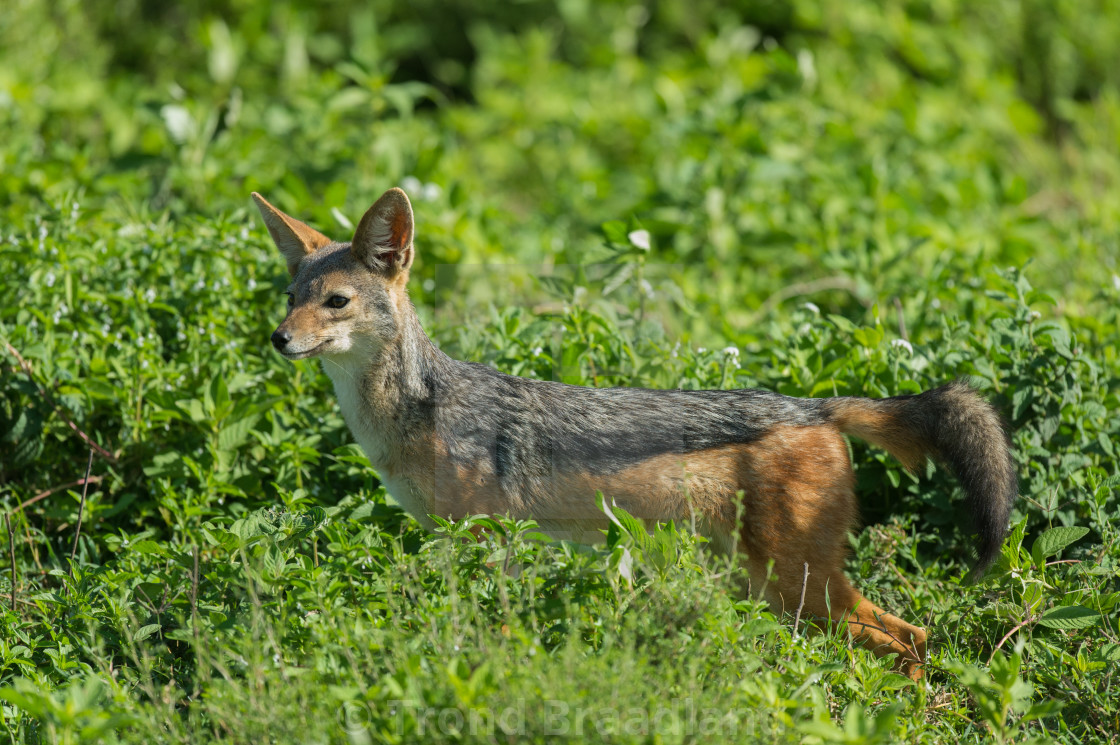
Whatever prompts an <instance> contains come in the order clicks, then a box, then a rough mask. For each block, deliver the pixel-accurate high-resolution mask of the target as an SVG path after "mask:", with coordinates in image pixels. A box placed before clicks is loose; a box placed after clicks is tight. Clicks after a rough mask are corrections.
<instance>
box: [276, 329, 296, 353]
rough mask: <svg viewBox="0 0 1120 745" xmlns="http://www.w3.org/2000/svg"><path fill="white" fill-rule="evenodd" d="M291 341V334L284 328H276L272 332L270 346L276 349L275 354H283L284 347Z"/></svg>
mask: <svg viewBox="0 0 1120 745" xmlns="http://www.w3.org/2000/svg"><path fill="white" fill-rule="evenodd" d="M291 340H292V332H291V331H288V330H287V329H285V328H278V329H276V330H275V331H273V332H272V346H274V347H276V351H277V352H283V351H284V347H286V346H288V342H290V341H291Z"/></svg>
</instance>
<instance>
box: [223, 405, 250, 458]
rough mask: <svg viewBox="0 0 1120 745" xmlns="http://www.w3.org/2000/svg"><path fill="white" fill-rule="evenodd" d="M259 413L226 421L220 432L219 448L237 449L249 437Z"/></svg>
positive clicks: (226, 449) (225, 449)
mask: <svg viewBox="0 0 1120 745" xmlns="http://www.w3.org/2000/svg"><path fill="white" fill-rule="evenodd" d="M259 418H260V417H259V416H257V415H255V414H254V415H252V416H247V417H245V418H244V419H237V420H236V421H232V422H231V421H226V422H225V423H224V424H223V426H222V431H221V432H219V433H218V448H219V449H220V450H224V451H231V450H236V449H237V448H238V447H240V446H241V444H242V443H243V442H245V440H246V439H247V438H248V437H249V433H250V432H252V431H253V427H254V426H256V423H257V420H258V419H259Z"/></svg>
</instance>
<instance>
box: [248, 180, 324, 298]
mask: <svg viewBox="0 0 1120 745" xmlns="http://www.w3.org/2000/svg"><path fill="white" fill-rule="evenodd" d="M253 201H254V202H256V203H257V208H258V209H259V210H260V211H261V217H263V218H264V224H265V227H267V228H268V234H269V235H271V236H272V240H273V242H274V243H276V247H277V248H279V249H280V253H281V254H283V255H284V259H285V261H287V262H288V274H291V275H292V276H293V277H294V276H295V275H296V269H298V268H299V262H300V261H301V260H302V259H303V257H304V256H307V254H309V253H312V252H313V251H318V250H319V249H320V248H322V247H323V246H325V245H327V244H328V243H330V242H331V239H330V238H328V237H327V236H325V235H323V234H322V233H320V232H319V231H318V230H316V229H315V228H313V227H311V226H310V225H305V224H304V223H302V222H300V221H299V220H297V219H295V218H294V217H291V216H289V215H285V214H284V213H283V212H281V211H280V210H278V209H276V208H275V207H273V206H272V205H271V204H269V203H268V200H266V199H265V198H264V197H262V196H261V195H260V194H258V193H256V192H253Z"/></svg>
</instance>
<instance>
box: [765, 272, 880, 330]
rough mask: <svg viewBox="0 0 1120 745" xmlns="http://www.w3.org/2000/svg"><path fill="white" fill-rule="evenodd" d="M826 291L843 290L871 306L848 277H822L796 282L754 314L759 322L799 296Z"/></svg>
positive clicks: (778, 292) (861, 302) (780, 291)
mask: <svg viewBox="0 0 1120 745" xmlns="http://www.w3.org/2000/svg"><path fill="white" fill-rule="evenodd" d="M824 290H843V291H845V292H847V293H849V294H850V295H852V296H853V297H854V298H855V299H856V300H857V301H858V302H859V304H860V305H862V306H864V307H865V308H866V307H867V306H869V305H870V303H869V302H867V301H866V300H864V299H863V298H861V297H860V296H859V286H858V285H857V284H856V283H855V282H853V281H852V280H851V279H848V278H847V277H822V278H821V279H815V280H813V281H811V282H795V283H794V284H792V285H788V286H786V287H783V288H782V289H780V290H778V291H777V292H775V293H774V294H773V295H771V296H770V297H768V298H766V299H765V300H763V301H762V304H761V305H759V306H758V310H756V311H755V312H754V319H756V320H757V319H760V318H763V317H765V315H766V314H767V313H769V312H770V311H771V310H773V309H774V308H775V307H776V306H778V305H780V304H781V303H784V302H785V301H786V300H789V299H790V298H793V297H797V296H798V295H812V294H813V293H816V292H823V291H824Z"/></svg>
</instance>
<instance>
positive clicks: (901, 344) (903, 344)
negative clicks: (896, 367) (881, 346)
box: [891, 339, 914, 354]
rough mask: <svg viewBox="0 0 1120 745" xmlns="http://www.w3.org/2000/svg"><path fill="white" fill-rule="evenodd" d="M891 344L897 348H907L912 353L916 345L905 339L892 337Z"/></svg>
mask: <svg viewBox="0 0 1120 745" xmlns="http://www.w3.org/2000/svg"><path fill="white" fill-rule="evenodd" d="M891 346H892V347H894V348H895V349H905V350H906V351H907V352H909V353H910V354H914V345H912V344H911V343H910V342H908V341H906V340H905V339H891Z"/></svg>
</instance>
